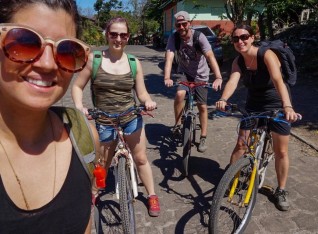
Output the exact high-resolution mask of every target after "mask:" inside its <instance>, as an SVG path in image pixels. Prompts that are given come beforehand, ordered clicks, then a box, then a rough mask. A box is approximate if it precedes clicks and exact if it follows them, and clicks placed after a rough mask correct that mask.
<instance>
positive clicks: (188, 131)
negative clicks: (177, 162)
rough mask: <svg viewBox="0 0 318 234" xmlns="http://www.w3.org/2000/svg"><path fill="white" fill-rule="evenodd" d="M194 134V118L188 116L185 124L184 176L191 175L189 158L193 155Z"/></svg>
mask: <svg viewBox="0 0 318 234" xmlns="http://www.w3.org/2000/svg"><path fill="white" fill-rule="evenodd" d="M192 133H193V123H192V117H191V116H187V117H186V119H185V120H184V123H183V153H182V156H183V162H182V164H183V171H184V175H185V176H188V174H189V158H190V154H191V146H192V136H193V135H192Z"/></svg>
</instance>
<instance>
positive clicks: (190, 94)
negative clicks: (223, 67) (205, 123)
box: [177, 81, 211, 118]
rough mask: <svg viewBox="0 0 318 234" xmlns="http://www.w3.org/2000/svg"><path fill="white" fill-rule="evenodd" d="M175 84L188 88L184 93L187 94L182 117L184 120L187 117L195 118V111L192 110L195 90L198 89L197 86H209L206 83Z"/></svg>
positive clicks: (182, 82)
mask: <svg viewBox="0 0 318 234" xmlns="http://www.w3.org/2000/svg"><path fill="white" fill-rule="evenodd" d="M177 84H178V85H184V86H186V87H187V88H188V90H187V91H186V92H187V99H186V102H185V106H184V109H183V113H182V115H183V116H184V118H186V117H187V116H189V115H190V116H192V117H196V115H197V111H195V110H194V92H195V88H196V87H199V86H205V87H210V86H211V84H209V83H207V82H185V81H181V82H178V83H177Z"/></svg>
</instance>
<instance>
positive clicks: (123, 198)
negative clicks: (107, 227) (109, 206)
mask: <svg viewBox="0 0 318 234" xmlns="http://www.w3.org/2000/svg"><path fill="white" fill-rule="evenodd" d="M118 186H119V206H120V213H121V220H122V225H123V231H124V233H125V234H134V233H136V223H135V211H134V196H133V191H132V187H131V178H130V173H129V168H128V165H127V163H126V157H125V156H119V160H118Z"/></svg>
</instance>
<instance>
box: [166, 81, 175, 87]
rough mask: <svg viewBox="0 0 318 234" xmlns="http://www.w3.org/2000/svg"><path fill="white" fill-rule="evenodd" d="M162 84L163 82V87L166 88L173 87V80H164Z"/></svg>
mask: <svg viewBox="0 0 318 234" xmlns="http://www.w3.org/2000/svg"><path fill="white" fill-rule="evenodd" d="M164 82H165V86H167V87H172V86H173V80H171V79H165V80H164Z"/></svg>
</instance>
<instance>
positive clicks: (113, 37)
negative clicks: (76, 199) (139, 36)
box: [108, 32, 129, 40]
mask: <svg viewBox="0 0 318 234" xmlns="http://www.w3.org/2000/svg"><path fill="white" fill-rule="evenodd" d="M108 34H109V36H110V38H112V39H117V38H118V36H119V37H120V38H121V39H122V40H126V39H127V38H128V37H129V33H117V32H108Z"/></svg>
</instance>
